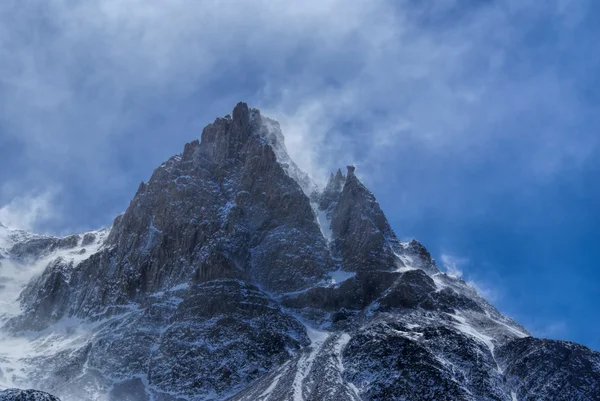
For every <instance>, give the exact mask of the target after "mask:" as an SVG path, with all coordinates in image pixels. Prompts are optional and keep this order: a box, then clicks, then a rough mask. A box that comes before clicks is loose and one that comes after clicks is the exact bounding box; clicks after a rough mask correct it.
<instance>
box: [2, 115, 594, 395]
mask: <svg viewBox="0 0 600 401" xmlns="http://www.w3.org/2000/svg"><path fill="white" fill-rule="evenodd" d="M2 230H4V231H6V228H2ZM4 231H0V237H1V235H2V232H4ZM13 237H14V238H17V236H13ZM13 237H11V238H13ZM19 238H20V237H19ZM24 238H25V237H24ZM1 239H2V238H0V240H1ZM9 242H10V244H12V245H11V247H10V249H7V250H3V249H0V251H1V252H0V255H5V257H7V258H8V260H9V261H11V262H12V261H14V262H15V263H25V262H27V261H33V262H35V263H41V262H40V261H43V262H44V263H47V266H46V268H45V270H44V271H43V272H42V273H41V274H40V275H38V276H36V277H35V278H34V279H33V280H31V281H30V282H29V284H28V285H27V287H26V288H25V289H24V290H23V292H22V293H21V297H20V300H21V306H22V313H21V314H19V315H17V316H15V317H13V318H11V319H10V320H9V321H8V323H7V325H6V326H5V328H4V330H7V329H10V330H11V331H12V332H13V333H19V332H20V331H23V330H34V331H38V333H39V334H38V337H37V338H36V337H35V335H33V334H31V333H29V334H28V335H30V336H32V335H33V336H34V339H35V340H36V341H35V343H34V344H35V345H34V346H33V347H32V351H31V352H30V355H28V357H27V358H25V359H24V360H21V361H19V363H20V364H22V365H24V366H25V368H23V371H24V372H26V377H25V378H21V379H20V380H21V382H23V383H32V384H34V385H35V387H36V388H43V389H47V390H48V391H50V392H52V393H55V394H58V395H59V396H61V398H62V399H63V401H71V400H80V399H85V400H103V401H104V400H106V399H108V400H120V401H121V400H131V401H149V400H164V401H183V400H207V401H208V400H224V399H229V400H232V401H233V400H235V401H242V400H248V401H249V400H262V401H267V400H283V401H285V400H290V401H292V400H293V401H297V400H319V401H322V400H329V401H338V400H353V401H358V400H406V399H411V400H417V401H419V400H469V401H471V400H472V401H475V400H477V401H481V400H483V401H498V400H502V401H513V400H514V399H518V400H521V399H523V400H529V399H534V398H532V397H533V396H532V395H531V394H541V396H540V397H541V398H536V399H548V400H550V399H561V400H562V399H565V400H566V399H573V400H575V399H577V400H597V399H600V395H599V394H600V392H599V390H598V386H597V384H594V383H597V382H598V374H600V373H599V369H600V362H599V361H598V354H597V353H595V352H593V351H591V350H589V349H587V348H585V347H581V346H576V345H573V344H569V343H564V342H556V341H548V340H536V339H532V338H531V337H529V334H528V333H527V332H526V330H525V329H524V328H523V327H521V326H520V325H518V324H517V323H515V322H514V321H512V320H511V319H509V318H506V317H505V316H503V315H501V314H500V313H499V312H498V311H497V310H496V309H495V308H494V307H493V306H491V305H490V304H489V303H487V302H486V300H485V299H483V298H482V297H481V296H480V295H479V294H478V293H477V292H476V291H475V290H474V289H473V288H472V287H470V286H469V285H468V284H466V283H465V282H463V281H462V280H460V279H457V278H453V277H450V276H448V275H446V274H444V273H441V272H440V271H439V270H438V268H437V267H436V265H435V262H434V261H433V259H432V258H431V255H430V254H429V252H428V251H427V249H426V248H425V247H424V246H423V245H421V244H420V243H419V242H417V241H416V240H413V241H411V242H406V243H402V242H400V241H399V240H398V238H397V237H396V235H395V233H394V231H393V230H392V229H391V227H390V225H389V223H388V221H387V219H386V217H385V215H384V213H383V211H382V210H381V208H380V206H379V204H378V203H377V201H376V199H375V196H374V195H373V194H372V193H371V192H370V191H369V190H368V189H367V188H366V187H365V185H363V183H362V182H361V181H360V180H359V178H358V177H357V176H356V170H355V168H354V167H353V166H348V167H347V173H346V175H344V174H342V172H341V170H338V171H337V172H336V173H335V174H331V176H330V179H329V181H328V183H327V185H326V187H325V188H324V189H323V190H322V191H319V190H318V189H316V186H315V185H314V183H312V182H311V180H310V178H309V177H308V176H307V175H306V174H305V173H303V172H302V171H301V170H300V169H298V167H297V166H296V165H295V164H294V163H293V161H292V160H291V159H290V158H289V156H288V155H287V153H286V150H285V144H284V143H283V135H282V133H281V131H280V128H279V124H277V122H275V121H273V120H270V119H268V118H266V117H264V116H262V115H261V114H260V112H259V111H258V110H256V109H249V108H248V106H247V105H246V104H244V103H239V104H238V105H237V106H236V107H235V109H234V110H233V112H232V114H231V116H226V117H225V118H218V119H216V120H215V121H214V122H213V123H212V124H209V125H208V126H207V127H206V128H205V129H204V130H203V132H202V135H201V140H200V141H193V142H190V143H188V144H186V145H185V147H184V149H183V153H182V154H180V155H176V156H174V157H172V158H170V159H169V160H168V161H166V162H165V163H163V164H162V165H161V166H159V167H158V168H157V169H156V170H155V171H154V173H153V174H152V176H151V178H150V180H149V181H148V182H147V183H141V184H140V186H139V188H138V190H137V192H136V194H135V196H134V198H133V200H132V201H131V204H130V205H129V207H128V209H127V211H126V212H125V213H124V214H123V215H121V216H119V217H117V218H116V219H115V221H114V224H113V227H112V228H111V230H110V234H109V235H108V237H107V238H106V239H104V237H103V236H102V235H101V234H99V232H96V233H88V234H82V235H79V236H73V237H67V238H52V237H40V236H30V237H27V238H26V239H23V240H17V239H14V240H11V241H9ZM0 243H1V241H0ZM100 245H101V246H100ZM94 247H95V248H94ZM92 248H94V249H95V250H94V251H92V252H88V251H86V249H92ZM81 252H83V254H82V253H81ZM86 252H88V253H86ZM52 255H55V256H56V257H52ZM65 255H66V256H65ZM0 351H1V350H0ZM3 363H4V362H3V359H2V353H1V352H0V372H2V366H4V365H3ZM577 369H579V370H581V372H580V374H579V375H575V373H574V372H576V371H577ZM6 373H7V374H8V373H10V372H8V371H7V372H6ZM2 380H3V376H2V375H1V374H0V383H2ZM561 386H562V387H561ZM559 389H562V390H561V391H563V390H564V391H565V394H568V396H564V397H563V398H556V397H555V398H552V397H553V395H552V392H555V391H558V390H559ZM565 389H566V390H565ZM515 397H516V398H515ZM528 397H529V398H528ZM543 397H546V398H543ZM569 397H570V398H569Z"/></svg>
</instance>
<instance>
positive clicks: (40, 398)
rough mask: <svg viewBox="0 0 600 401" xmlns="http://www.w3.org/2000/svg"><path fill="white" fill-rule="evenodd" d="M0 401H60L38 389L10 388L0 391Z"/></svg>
mask: <svg viewBox="0 0 600 401" xmlns="http://www.w3.org/2000/svg"><path fill="white" fill-rule="evenodd" d="M0 401H60V400H59V399H58V398H56V397H54V396H53V395H50V394H48V393H44V392H43V391H37V390H20V389H8V390H4V391H0Z"/></svg>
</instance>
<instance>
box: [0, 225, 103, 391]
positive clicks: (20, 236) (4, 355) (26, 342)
mask: <svg viewBox="0 0 600 401" xmlns="http://www.w3.org/2000/svg"><path fill="white" fill-rule="evenodd" d="M90 233H91V234H94V235H95V236H96V241H95V242H94V243H92V244H88V245H86V246H82V245H81V243H82V240H83V237H84V235H85V233H83V234H79V245H78V246H76V247H74V248H71V249H60V250H57V251H54V252H52V253H50V254H48V255H44V256H42V257H40V258H39V259H37V260H13V259H11V258H10V255H9V254H8V251H9V250H10V248H12V247H13V246H14V245H15V244H16V243H18V242H22V241H26V240H28V239H34V238H48V237H45V236H40V235H35V234H29V233H26V232H24V231H21V230H11V229H9V228H6V227H0V255H2V256H3V257H4V258H3V259H0V283H1V284H2V285H3V288H2V289H1V294H2V296H1V297H0V326H2V325H3V324H4V322H6V320H8V319H10V318H11V317H13V316H14V315H16V314H18V313H20V305H19V301H18V297H19V294H20V293H21V291H22V290H23V288H24V287H25V286H26V285H27V283H28V282H29V281H30V280H32V279H33V278H34V277H35V276H37V275H39V274H41V273H42V272H43V271H44V269H45V268H46V267H47V266H48V265H49V264H50V263H51V262H53V261H55V260H57V259H58V258H61V259H63V260H64V261H65V262H66V263H71V262H72V263H73V266H77V265H78V264H79V263H81V262H82V261H84V260H86V259H87V258H89V257H90V256H91V255H93V254H94V253H96V252H98V251H99V250H100V249H101V247H102V246H103V243H104V241H105V239H106V237H107V236H108V233H109V230H99V231H92V232H90ZM84 249H85V251H84ZM52 330H54V331H56V332H55V333H51V332H50V331H44V332H42V333H37V334H35V335H34V334H33V333H32V334H31V335H22V336H19V337H14V336H12V335H11V334H9V333H6V332H3V331H0V371H2V372H5V374H4V376H3V377H2V378H0V388H11V387H17V388H19V387H23V386H25V385H27V378H26V375H25V373H26V372H25V369H26V365H25V358H27V357H33V356H34V355H50V354H52V353H54V352H56V351H57V350H58V349H62V348H63V347H70V346H72V345H73V344H76V343H77V340H78V339H79V338H80V337H81V333H82V332H83V331H82V330H87V328H86V327H85V326H84V325H82V324H81V323H80V322H77V323H74V324H69V323H68V321H67V320H63V321H61V322H59V323H57V324H56V325H55V326H54V327H53V328H52ZM6 372H11V373H10V374H6Z"/></svg>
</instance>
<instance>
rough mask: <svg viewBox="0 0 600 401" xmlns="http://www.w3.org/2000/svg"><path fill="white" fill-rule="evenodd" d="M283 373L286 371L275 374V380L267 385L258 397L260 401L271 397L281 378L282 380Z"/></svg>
mask: <svg viewBox="0 0 600 401" xmlns="http://www.w3.org/2000/svg"><path fill="white" fill-rule="evenodd" d="M283 373H284V372H281V373H279V374H278V375H277V376H275V377H274V378H273V381H272V382H271V384H270V385H269V387H267V389H266V390H265V391H263V392H262V393H261V394H260V395H259V396H258V399H259V400H260V401H266V400H268V399H269V397H271V394H272V393H273V390H275V388H276V387H277V385H278V384H279V380H281V376H282V375H283Z"/></svg>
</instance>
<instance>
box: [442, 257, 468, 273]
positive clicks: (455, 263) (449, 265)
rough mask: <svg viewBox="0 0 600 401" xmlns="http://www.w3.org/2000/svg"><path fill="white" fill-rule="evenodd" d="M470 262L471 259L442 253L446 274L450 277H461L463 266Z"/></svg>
mask: <svg viewBox="0 0 600 401" xmlns="http://www.w3.org/2000/svg"><path fill="white" fill-rule="evenodd" d="M468 263H469V259H467V258H460V257H457V256H452V255H449V254H447V253H443V254H442V266H443V267H444V270H446V274H448V275H449V276H450V277H455V278H461V277H462V276H463V270H462V268H461V266H464V265H466V264H468Z"/></svg>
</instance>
